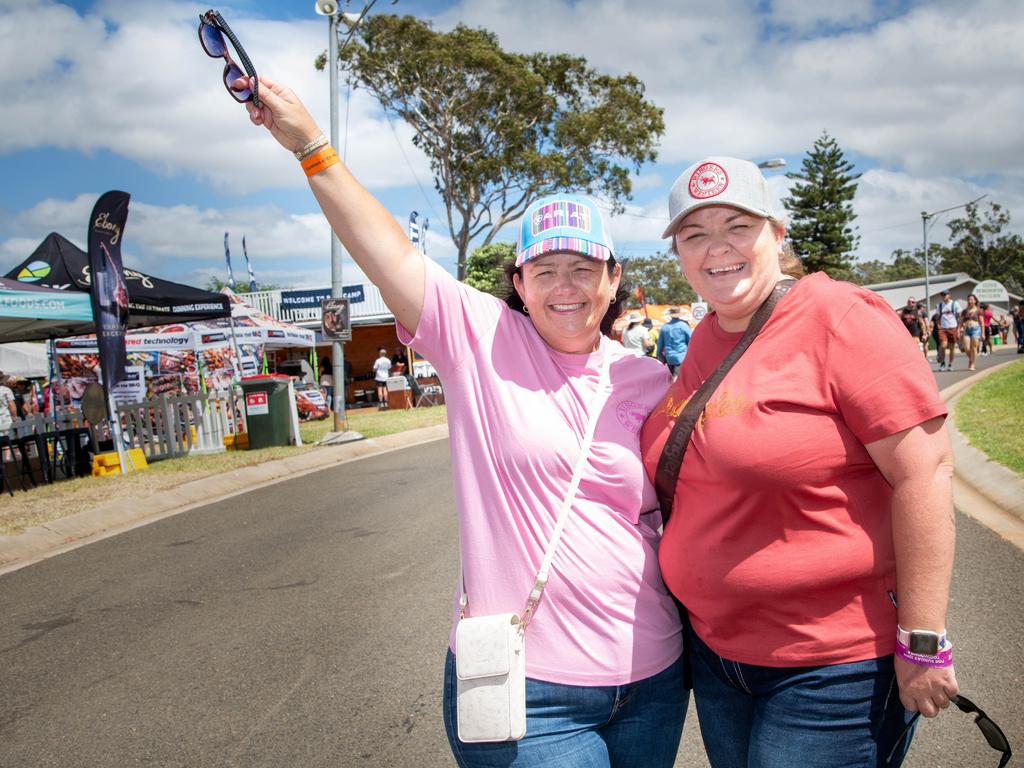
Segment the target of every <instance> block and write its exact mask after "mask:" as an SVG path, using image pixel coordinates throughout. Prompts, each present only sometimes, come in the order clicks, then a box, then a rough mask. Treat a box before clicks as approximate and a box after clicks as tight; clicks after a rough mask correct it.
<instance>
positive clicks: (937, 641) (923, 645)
mask: <svg viewBox="0 0 1024 768" xmlns="http://www.w3.org/2000/svg"><path fill="white" fill-rule="evenodd" d="M896 640H897V641H898V642H899V643H900V644H901V645H903V646H905V647H906V648H907V649H908V650H909V651H910V652H911V653H916V654H919V655H921V656H937V655H938V653H939V650H940V649H942V648H944V647H945V646H946V643H947V640H946V631H945V630H943V631H942V632H932V631H930V630H927V629H911V630H906V629H904V628H903V627H901V626H899V625H897V627H896Z"/></svg>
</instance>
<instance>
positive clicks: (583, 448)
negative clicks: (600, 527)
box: [459, 347, 611, 631]
mask: <svg viewBox="0 0 1024 768" xmlns="http://www.w3.org/2000/svg"><path fill="white" fill-rule="evenodd" d="M610 366H611V357H610V355H609V354H608V349H607V347H605V350H604V355H603V358H602V360H601V369H600V376H599V379H598V382H597V389H595V390H594V393H593V394H592V395H591V397H590V401H589V403H588V417H587V427H586V430H585V431H584V433H583V442H582V443H581V444H580V453H579V456H577V457H576V466H575V467H574V468H573V471H572V479H571V480H570V481H569V488H568V489H567V490H566V492H565V498H564V499H563V500H562V507H561V509H560V510H559V512H558V521H557V522H556V523H555V529H554V531H552V533H551V540H550V541H549V542H548V548H547V551H546V552H545V554H544V560H543V562H542V563H541V566H540V570H538V571H537V577H536V579H534V582H533V589H532V590H530V596H529V597H528V598H527V599H526V607H525V608H524V609H523V613H522V617H521V622H520V631H524V630H525V629H526V626H527V625H528V624H529V623H530V620H531V619H532V618H533V612H534V610H535V609H536V607H537V604H538V603H539V602H540V598H541V595H542V594H543V593H544V587H545V586H546V585H547V583H548V574H549V572H550V571H551V561H552V560H554V558H555V550H556V549H557V548H558V542H559V540H560V539H561V538H562V531H563V530H564V529H565V523H566V521H567V520H568V519H569V511H570V510H571V509H572V503H573V501H574V500H575V498H576V491H577V490H578V489H579V487H580V479H581V477H582V475H583V466H584V465H585V464H586V462H587V457H588V456H589V455H590V444H591V443H592V442H593V440H594V431H595V430H596V429H597V420H598V417H599V416H600V415H601V412H602V411H603V410H604V401H605V399H607V397H608V390H609V387H608V378H609V377H608V370H609V368H610ZM459 584H460V585H461V594H460V595H459V616H460V617H461V618H465V615H466V606H467V605H468V604H469V598H468V596H467V594H466V575H465V572H464V571H463V568H462V551H461V549H460V550H459Z"/></svg>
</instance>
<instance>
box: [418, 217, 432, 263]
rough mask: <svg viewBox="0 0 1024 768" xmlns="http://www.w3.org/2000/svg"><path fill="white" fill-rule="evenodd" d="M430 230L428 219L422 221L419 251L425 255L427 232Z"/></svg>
mask: <svg viewBox="0 0 1024 768" xmlns="http://www.w3.org/2000/svg"><path fill="white" fill-rule="evenodd" d="M428 229H430V219H424V220H423V228H422V229H421V230H420V250H421V251H423V255H424V256H426V255H427V230H428Z"/></svg>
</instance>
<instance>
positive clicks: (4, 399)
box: [0, 371, 18, 436]
mask: <svg viewBox="0 0 1024 768" xmlns="http://www.w3.org/2000/svg"><path fill="white" fill-rule="evenodd" d="M13 381H14V378H13V377H11V376H7V375H6V374H5V373H4V372H3V371H0V436H2V435H6V434H7V430H9V429H10V428H11V426H12V425H13V424H14V420H15V419H16V418H18V406H17V403H16V401H15V398H14V390H13V389H12V388H11V384H12V382H13Z"/></svg>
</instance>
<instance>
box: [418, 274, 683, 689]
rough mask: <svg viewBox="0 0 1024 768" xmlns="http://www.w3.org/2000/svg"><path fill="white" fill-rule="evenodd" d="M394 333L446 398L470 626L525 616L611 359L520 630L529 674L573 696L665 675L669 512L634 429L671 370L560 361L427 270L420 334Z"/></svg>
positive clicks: (628, 356)
mask: <svg viewBox="0 0 1024 768" xmlns="http://www.w3.org/2000/svg"><path fill="white" fill-rule="evenodd" d="M398 333H399V338H400V339H401V340H402V342H403V343H406V344H411V345H412V346H414V347H415V348H416V350H417V351H418V352H420V353H421V354H422V355H424V356H425V357H426V358H427V359H428V360H430V362H431V363H432V364H433V366H434V367H435V368H436V369H437V371H438V374H439V375H440V377H441V381H442V383H443V385H444V392H445V402H446V403H447V404H448V427H449V434H450V436H451V455H452V472H453V476H454V484H455V505H456V511H457V513H458V519H459V531H460V544H461V551H462V562H463V568H464V569H465V578H466V591H467V593H468V596H469V615H485V614H490V613H504V612H514V613H520V612H521V611H522V609H523V607H524V605H525V604H526V598H527V595H528V594H529V592H530V589H531V587H532V586H533V581H534V578H535V577H536V575H537V569H538V568H539V566H540V564H541V561H542V560H543V559H544V552H545V550H546V548H547V545H548V542H549V540H550V537H551V533H552V531H553V530H554V526H555V522H556V521H557V517H558V511H559V509H560V507H561V505H562V501H563V499H564V497H565V493H566V491H567V489H568V487H569V482H570V480H571V478H572V471H573V467H574V465H575V463H576V459H577V456H578V454H579V450H580V444H581V442H582V439H583V433H584V430H585V428H586V425H587V420H588V415H589V414H588V413H587V412H586V411H587V408H588V407H589V406H590V405H591V403H593V402H594V398H593V397H592V396H593V394H594V391H595V390H596V389H597V384H598V380H599V373H600V364H601V361H602V359H603V357H602V356H603V355H606V354H607V355H609V356H610V368H609V375H610V382H611V388H612V391H613V393H614V394H612V395H611V396H610V397H608V398H602V399H601V402H603V403H604V407H603V410H602V411H601V415H600V417H599V419H598V423H597V428H596V431H595V434H594V440H593V444H592V446H591V449H590V454H589V459H588V461H587V463H586V465H585V467H584V469H583V474H582V478H581V481H580V485H579V491H578V492H577V494H576V499H575V501H574V503H573V506H572V509H571V511H570V513H569V518H568V521H567V523H566V526H565V531H564V533H563V535H562V539H561V542H560V543H559V545H558V549H557V551H556V554H555V558H554V562H553V564H552V568H551V576H550V579H549V581H548V585H547V588H546V589H545V591H544V597H543V599H542V600H541V603H540V606H539V607H538V608H537V611H536V613H535V614H534V619H533V622H532V623H531V624H530V626H529V628H528V629H527V632H526V649H527V650H526V672H527V675H528V676H529V677H533V678H536V679H540V680H547V681H550V682H556V683H564V684H569V685H622V684H625V683H629V682H633V681H636V680H641V679H643V678H645V677H649V676H651V675H654V674H657V673H658V672H660V671H662V670H663V669H665V668H666V667H667V666H669V665H670V664H671V663H672V662H673V661H675V660H676V659H677V658H678V657H679V654H680V653H681V652H682V638H681V633H680V628H679V618H678V614H677V612H676V609H675V606H674V604H673V603H672V600H671V598H670V597H669V595H668V592H667V590H666V589H665V586H664V584H663V583H662V580H661V575H660V572H659V569H658V551H657V550H658V539H659V536H658V532H657V528H658V526H659V525H660V522H661V520H660V518H661V514H660V512H658V502H657V498H656V496H655V494H654V490H653V488H652V487H651V485H650V483H649V482H648V481H647V478H646V476H645V474H644V471H643V466H642V464H641V462H640V454H639V450H640V445H639V432H640V426H641V424H643V421H644V419H645V418H646V416H647V414H648V413H649V412H650V410H651V409H652V408H653V407H654V405H655V404H656V403H657V402H658V401H659V400H660V399H661V396H662V395H663V394H664V393H665V390H666V389H667V388H668V385H669V383H670V377H669V375H668V372H667V370H666V369H665V367H664V366H662V365H661V364H660V363H658V362H656V361H654V360H651V359H650V358H640V357H636V356H635V355H633V354H632V353H631V352H629V351H627V350H626V349H624V348H623V347H622V345H621V344H619V343H617V342H613V341H611V340H609V339H607V338H602V341H601V347H600V349H599V350H598V351H597V352H595V353H593V354H580V355H572V354H563V353H559V352H556V351H554V350H553V349H551V347H549V346H548V345H547V344H546V343H545V342H544V341H543V339H541V337H540V335H538V333H537V331H536V330H535V329H534V327H533V324H532V323H531V322H530V320H529V318H527V317H526V316H524V315H522V314H520V313H519V312H516V311H514V310H511V309H509V307H508V306H506V305H505V303H504V302H502V301H501V300H499V299H497V298H495V297H493V296H490V295H488V294H485V293H481V292H480V291H477V290H475V289H473V288H470V287H469V286H467V285H465V284H463V283H459V282H458V281H456V280H455V279H454V278H453V277H452V276H451V275H449V274H448V273H447V272H445V271H444V270H443V269H441V267H439V266H438V265H437V264H435V263H433V262H431V261H429V260H428V261H427V266H426V291H425V296H424V302H423V313H422V314H421V316H420V321H419V327H417V328H416V332H415V334H411V333H409V331H408V330H406V329H404V328H402V327H401V326H399V327H398ZM458 591H459V590H458V586H456V594H455V600H454V604H453V626H452V635H451V637H450V639H449V642H450V644H451V647H452V648H453V649H454V646H455V643H454V623H455V621H457V619H458Z"/></svg>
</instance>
